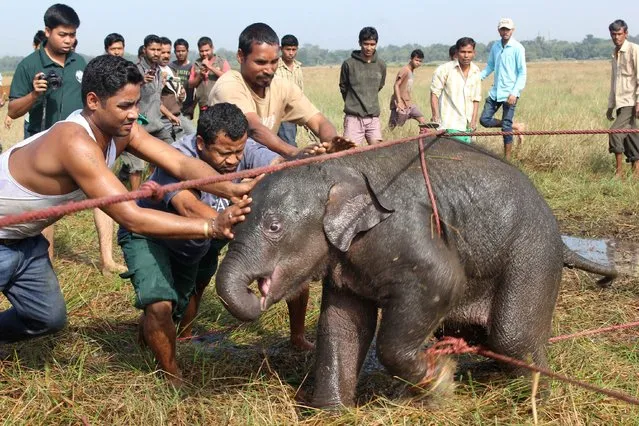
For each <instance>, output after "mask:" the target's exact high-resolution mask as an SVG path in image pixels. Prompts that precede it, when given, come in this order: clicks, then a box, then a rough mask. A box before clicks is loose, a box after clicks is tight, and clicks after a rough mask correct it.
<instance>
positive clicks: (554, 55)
mask: <svg viewBox="0 0 639 426" xmlns="http://www.w3.org/2000/svg"><path fill="white" fill-rule="evenodd" d="M628 40H630V41H632V42H634V43H639V35H636V36H634V37H633V36H629V37H628ZM492 43H494V42H490V43H488V44H483V43H477V47H476V51H477V55H476V58H475V60H476V61H479V62H485V61H486V60H487V58H488V52H489V51H490V47H491V46H492ZM521 44H523V45H524V47H525V48H526V59H527V60H528V61H542V60H557V61H559V60H580V61H582V60H589V59H608V58H610V54H611V52H612V48H613V47H612V46H613V45H612V42H611V41H610V39H608V38H605V39H604V38H597V37H595V36H593V35H592V34H588V35H586V37H585V38H584V39H583V40H582V41H578V42H569V41H563V40H548V39H546V38H544V37H541V36H538V37H536V38H535V39H533V40H524V41H522V42H521ZM449 47H450V46H449V45H446V44H441V43H437V44H431V45H429V46H421V45H419V44H405V45H403V46H395V45H392V44H391V45H388V46H383V47H380V48H379V49H378V53H379V56H380V57H381V58H382V59H384V60H385V61H386V62H387V63H389V64H402V63H404V62H407V61H408V59H409V58H410V53H411V52H412V51H413V50H414V49H421V50H422V51H423V52H424V62H425V63H437V62H444V61H447V60H448V48H449ZM351 51H352V49H339V50H328V49H322V48H321V47H319V46H317V45H315V44H305V45H303V46H301V48H300V51H299V54H298V56H297V58H298V59H299V60H300V61H301V62H302V63H303V64H304V65H306V66H315V65H339V64H341V63H342V62H343V61H344V59H346V58H348V57H349V56H350V55H351ZM190 53H191V55H190V56H191V57H192V59H195V58H197V50H196V49H191V52H190ZM217 53H218V54H219V55H220V56H223V57H224V58H226V59H227V60H228V61H229V62H230V63H231V65H232V66H233V67H234V68H236V67H237V61H236V60H235V51H231V50H227V49H217ZM85 57H86V58H87V59H91V57H90V56H85ZM125 57H126V58H127V59H130V60H133V61H135V55H134V54H131V53H127V54H126V56H125ZM20 60H22V56H3V57H2V58H0V71H13V70H15V68H16V66H17V65H18V62H20Z"/></svg>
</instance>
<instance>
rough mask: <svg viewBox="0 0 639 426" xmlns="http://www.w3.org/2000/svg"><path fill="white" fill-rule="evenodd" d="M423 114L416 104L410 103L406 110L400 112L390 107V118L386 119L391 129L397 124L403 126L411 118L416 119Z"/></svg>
mask: <svg viewBox="0 0 639 426" xmlns="http://www.w3.org/2000/svg"><path fill="white" fill-rule="evenodd" d="M423 116H424V114H422V112H421V111H420V110H419V108H417V105H411V106H410V107H409V108H408V110H407V111H403V112H400V111H399V110H398V109H397V108H391V115H390V119H389V120H388V127H390V128H391V129H393V128H395V127H397V126H400V127H401V126H403V125H404V124H406V122H407V121H408V120H409V119H411V118H414V119H418V118H420V117H423Z"/></svg>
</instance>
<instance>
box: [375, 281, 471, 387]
mask: <svg viewBox="0 0 639 426" xmlns="http://www.w3.org/2000/svg"><path fill="white" fill-rule="evenodd" d="M458 284H459V283H458V281H457V280H456V279H451V280H445V281H444V282H441V281H439V282H437V283H436V284H435V283H433V284H430V283H428V284H424V283H416V282H412V283H410V284H407V283H406V282H402V283H401V284H397V285H396V286H395V289H396V291H395V292H394V294H393V295H392V297H391V298H390V299H389V301H388V302H387V303H386V304H385V305H384V306H383V307H382V320H381V322H380V326H379V331H378V333H377V354H378V357H379V359H380V361H381V363H382V364H383V365H384V367H386V369H387V370H388V371H389V373H391V374H392V375H394V376H398V377H400V378H402V379H404V380H406V381H408V382H410V383H414V384H419V383H423V381H425V380H427V379H428V378H429V377H428V376H429V375H430V374H432V373H433V369H434V368H435V367H436V366H435V365H432V360H429V359H428V357H427V356H426V354H425V352H424V348H423V345H424V341H425V340H426V338H427V337H428V336H430V335H431V333H433V331H434V330H435V328H436V327H437V325H438V324H439V323H440V322H441V320H442V319H443V318H444V316H445V315H446V314H447V313H448V312H449V310H450V308H451V306H452V304H453V303H454V299H455V296H456V294H457V291H456V289H457V288H458V287H457V286H458ZM429 363H430V364H429Z"/></svg>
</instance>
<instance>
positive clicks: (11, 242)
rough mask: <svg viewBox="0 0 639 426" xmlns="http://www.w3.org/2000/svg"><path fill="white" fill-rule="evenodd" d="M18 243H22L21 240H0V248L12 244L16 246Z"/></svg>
mask: <svg viewBox="0 0 639 426" xmlns="http://www.w3.org/2000/svg"><path fill="white" fill-rule="evenodd" d="M20 241H22V240H21V239H15V238H0V246H10V245H13V244H17V243H19V242H20Z"/></svg>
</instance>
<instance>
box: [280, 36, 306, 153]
mask: <svg viewBox="0 0 639 426" xmlns="http://www.w3.org/2000/svg"><path fill="white" fill-rule="evenodd" d="M281 46H282V47H281V50H282V56H281V57H280V60H279V62H278V63H277V70H276V71H275V75H276V76H279V77H280V78H283V79H284V80H288V81H290V82H292V83H294V84H296V85H297V87H299V88H300V89H301V90H302V92H303V91H304V79H303V77H302V63H301V62H300V61H298V60H296V59H295V57H296V56H297V50H298V48H299V42H298V41H297V37H295V36H294V35H292V34H287V35H285V36H284V37H282V41H281ZM277 136H279V137H280V138H281V139H282V140H283V141H284V142H286V143H287V144H289V145H292V146H294V147H297V142H295V138H296V137H297V124H295V123H289V122H286V121H283V122H282V124H280V128H279V130H278V132H277Z"/></svg>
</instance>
